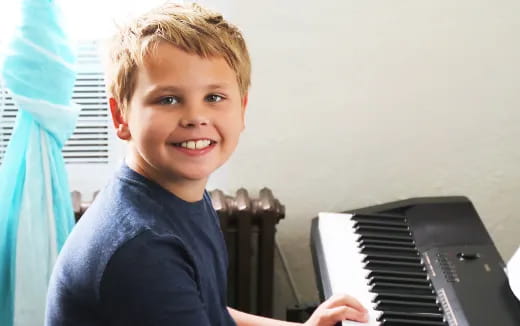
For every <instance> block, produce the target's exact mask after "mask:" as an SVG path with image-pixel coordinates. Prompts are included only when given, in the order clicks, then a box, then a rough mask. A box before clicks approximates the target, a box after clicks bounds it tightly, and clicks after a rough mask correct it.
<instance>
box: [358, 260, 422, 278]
mask: <svg viewBox="0 0 520 326" xmlns="http://www.w3.org/2000/svg"><path fill="white" fill-rule="evenodd" d="M365 269H367V270H369V272H370V271H379V272H394V273H401V274H407V275H428V274H427V272H426V269H425V268H424V267H420V268H419V267H410V266H395V265H390V264H379V263H372V262H371V263H368V264H365Z"/></svg>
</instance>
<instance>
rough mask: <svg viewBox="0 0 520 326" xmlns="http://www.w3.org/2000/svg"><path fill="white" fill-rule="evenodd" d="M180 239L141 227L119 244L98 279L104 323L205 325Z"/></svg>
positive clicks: (196, 289) (202, 306) (193, 276)
mask: <svg viewBox="0 0 520 326" xmlns="http://www.w3.org/2000/svg"><path fill="white" fill-rule="evenodd" d="M196 278H197V275H196V272H195V270H194V268H193V263H192V261H191V258H190V256H189V255H188V253H187V252H186V250H185V249H184V247H183V245H182V244H181V242H180V240H178V239H177V238H175V237H173V236H168V237H164V236H157V235H154V234H153V233H152V232H150V231H146V232H143V233H141V234H140V235H138V236H137V237H135V238H133V239H131V240H130V241H128V242H127V243H125V244H124V245H123V246H122V247H121V248H119V249H118V250H117V251H116V252H115V253H114V255H113V256H112V258H111V259H110V261H109V262H108V264H107V266H106V268H105V271H104V273H103V276H102V279H101V282H100V299H101V304H102V309H103V314H104V317H105V319H106V321H107V324H108V325H114V326H116V325H117V326H119V325H121V326H123V325H125V326H128V325H142V326H148V325H150V326H151V325H154V326H156V325H177V326H184V325H186V326H188V325H189V326H192V325H202V326H204V325H208V326H209V325H211V323H210V321H209V318H208V315H207V312H206V308H205V305H204V303H203V302H202V300H201V298H200V295H199V289H198V286H197V281H196Z"/></svg>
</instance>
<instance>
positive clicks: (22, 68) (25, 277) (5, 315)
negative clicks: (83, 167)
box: [0, 0, 79, 326]
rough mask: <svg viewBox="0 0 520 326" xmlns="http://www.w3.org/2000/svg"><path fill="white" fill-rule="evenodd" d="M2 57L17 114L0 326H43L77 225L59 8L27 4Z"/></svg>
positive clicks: (7, 189) (5, 165) (1, 260)
mask: <svg viewBox="0 0 520 326" xmlns="http://www.w3.org/2000/svg"><path fill="white" fill-rule="evenodd" d="M21 11H22V12H21V22H20V24H19V25H18V27H17V29H16V32H15V33H14V35H13V37H12V38H11V41H10V42H9V44H8V46H7V50H6V51H5V53H6V56H5V58H3V59H4V60H3V65H2V67H1V76H2V79H3V84H4V86H5V87H6V88H7V89H8V91H9V93H10V95H11V96H12V97H13V100H14V101H15V103H16V105H17V106H18V108H19V114H18V116H17V120H16V123H15V127H14V130H13V133H12V136H11V139H10V142H9V144H8V146H7V150H6V153H5V156H4V158H3V161H2V165H1V166H0V286H1V288H0V325H1V326H12V325H17V326H25V325H31V326H32V325H43V318H44V311H45V298H46V292H47V284H48V280H49V277H50V274H51V271H52V267H53V265H54V262H55V260H56V257H57V255H58V252H59V250H60V248H61V246H62V245H63V243H64V241H65V239H66V237H67V235H68V234H69V232H70V231H71V229H72V227H73V225H74V216H73V211H72V204H71V199H70V191H69V186H68V178H67V174H66V170H65V164H64V161H63V157H62V153H61V149H62V147H63V145H64V144H65V142H66V140H67V139H68V137H69V136H70V135H71V134H72V132H73V130H74V128H75V124H76V119H77V116H78V113H79V109H78V108H77V107H76V106H75V105H73V104H72V103H71V97H72V91H73V87H74V81H75V77H76V73H75V69H74V63H75V55H74V53H73V51H72V47H71V45H70V44H69V41H68V40H67V38H66V36H65V33H64V30H63V28H62V26H61V19H60V11H59V9H58V8H57V5H56V3H55V2H54V1H49V0H24V1H22V4H21Z"/></svg>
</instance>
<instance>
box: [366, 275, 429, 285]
mask: <svg viewBox="0 0 520 326" xmlns="http://www.w3.org/2000/svg"><path fill="white" fill-rule="evenodd" d="M378 282H390V283H396V284H401V283H404V284H418V285H427V286H429V285H430V281H429V280H424V279H417V278H410V277H395V276H394V277H389V276H376V277H372V278H369V282H368V284H370V285H373V284H376V283H378Z"/></svg>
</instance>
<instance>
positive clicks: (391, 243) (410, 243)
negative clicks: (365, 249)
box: [359, 238, 415, 249]
mask: <svg viewBox="0 0 520 326" xmlns="http://www.w3.org/2000/svg"><path fill="white" fill-rule="evenodd" d="M362 245H389V246H394V247H404V248H414V249H415V242H414V241H399V240H390V239H385V240H378V239H370V238H368V239H367V238H365V239H363V240H361V241H359V247H360V246H362Z"/></svg>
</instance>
